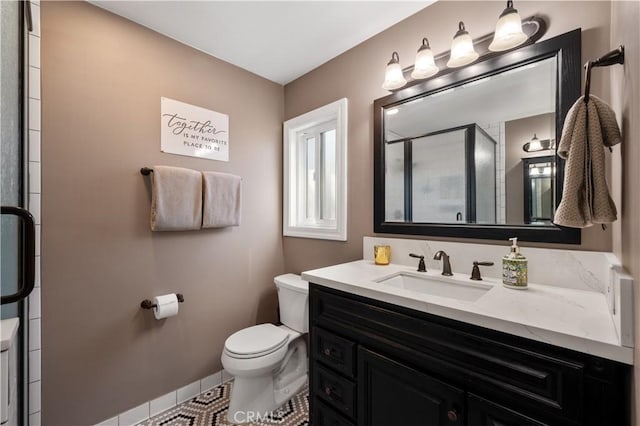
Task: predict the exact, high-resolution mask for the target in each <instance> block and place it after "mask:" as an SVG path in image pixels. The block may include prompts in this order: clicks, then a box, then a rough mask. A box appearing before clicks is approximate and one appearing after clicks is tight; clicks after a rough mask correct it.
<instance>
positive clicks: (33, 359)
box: [29, 349, 40, 383]
mask: <svg viewBox="0 0 640 426" xmlns="http://www.w3.org/2000/svg"><path fill="white" fill-rule="evenodd" d="M38 380H40V349H38V350H35V351H31V352H29V383H31V382H35V381H38Z"/></svg>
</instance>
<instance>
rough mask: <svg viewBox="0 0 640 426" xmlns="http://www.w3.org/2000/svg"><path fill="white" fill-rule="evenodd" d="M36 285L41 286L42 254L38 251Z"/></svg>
mask: <svg viewBox="0 0 640 426" xmlns="http://www.w3.org/2000/svg"><path fill="white" fill-rule="evenodd" d="M35 281H36V287H40V281H41V279H40V256H39V255H38V253H36V279H35Z"/></svg>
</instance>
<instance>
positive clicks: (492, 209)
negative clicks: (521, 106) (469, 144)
mask: <svg viewBox="0 0 640 426" xmlns="http://www.w3.org/2000/svg"><path fill="white" fill-rule="evenodd" d="M474 151H475V155H474V161H475V172H476V173H475V175H476V176H475V178H476V179H475V180H476V197H475V198H476V223H488V224H493V223H496V207H497V206H496V203H497V197H496V141H495V140H493V138H491V136H489V135H487V134H486V133H485V132H484V131H483V130H482V129H481V128H480V127H478V126H476V127H475V147H474Z"/></svg>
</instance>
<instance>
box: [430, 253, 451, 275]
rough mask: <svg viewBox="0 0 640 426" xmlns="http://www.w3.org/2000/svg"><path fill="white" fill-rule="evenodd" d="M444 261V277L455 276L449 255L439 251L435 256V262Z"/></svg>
mask: <svg viewBox="0 0 640 426" xmlns="http://www.w3.org/2000/svg"><path fill="white" fill-rule="evenodd" d="M441 259H442V275H444V276H447V277H450V276H452V275H453V274H452V273H451V263H450V262H449V255H448V254H447V253H445V252H444V251H442V250H438V251H437V252H436V254H434V255H433V260H441Z"/></svg>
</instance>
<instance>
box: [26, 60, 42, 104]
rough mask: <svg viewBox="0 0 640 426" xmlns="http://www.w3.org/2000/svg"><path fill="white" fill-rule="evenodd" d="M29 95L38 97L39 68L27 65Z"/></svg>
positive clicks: (33, 97) (34, 97)
mask: <svg viewBox="0 0 640 426" xmlns="http://www.w3.org/2000/svg"><path fill="white" fill-rule="evenodd" d="M29 97H30V98H32V99H40V68H36V67H29Z"/></svg>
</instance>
